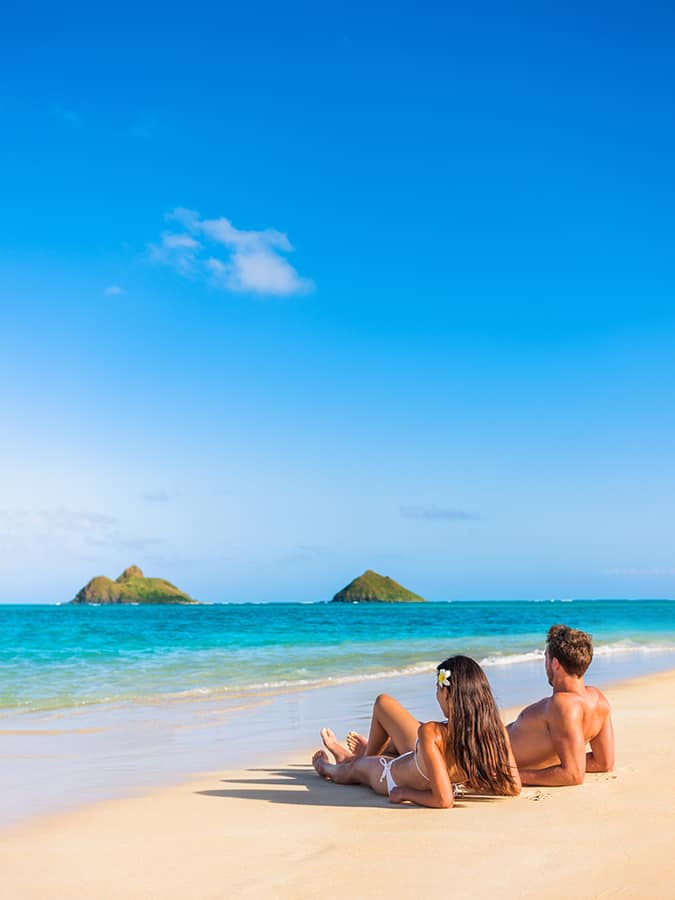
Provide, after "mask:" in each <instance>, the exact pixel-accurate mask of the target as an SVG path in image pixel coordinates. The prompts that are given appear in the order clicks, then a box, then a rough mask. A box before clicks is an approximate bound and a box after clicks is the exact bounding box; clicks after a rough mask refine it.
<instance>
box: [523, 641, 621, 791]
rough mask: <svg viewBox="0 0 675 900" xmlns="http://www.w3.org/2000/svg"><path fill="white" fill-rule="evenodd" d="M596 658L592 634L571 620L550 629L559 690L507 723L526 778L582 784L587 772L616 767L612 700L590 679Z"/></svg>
mask: <svg viewBox="0 0 675 900" xmlns="http://www.w3.org/2000/svg"><path fill="white" fill-rule="evenodd" d="M592 659H593V644H592V641H591V637H590V635H588V634H586V633H585V632H583V631H577V630H576V629H574V628H568V627H567V626H566V625H553V627H552V628H550V629H549V632H548V636H547V639H546V654H545V663H546V676H547V678H548V683H549V684H550V685H551V687H552V688H553V694H552V695H551V696H550V697H545V698H544V699H543V700H539V701H538V702H537V703H533V704H532V705H531V706H528V707H526V708H525V709H524V710H523V711H522V712H521V713H520V715H519V716H518V718H517V719H516V721H515V722H511V724H510V725H509V726H507V727H508V732H509V737H510V739H511V746H512V748H513V754H514V756H515V758H516V762H517V763H518V770H519V772H520V777H521V780H522V782H523V784H529V785H545V786H558V785H568V784H581V783H582V782H583V780H584V775H585V773H586V772H610V771H611V770H612V768H613V767H614V730H613V728H612V718H611V714H610V708H609V703H608V701H607V698H606V697H605V696H604V695H603V694H602V693H601V692H600V691H599V690H598V689H597V688H594V687H587V686H586V685H585V684H584V674H585V672H586V670H587V669H588V667H589V666H590V664H591V660H592ZM587 744H590V752H588V753H587V752H586V745H587Z"/></svg>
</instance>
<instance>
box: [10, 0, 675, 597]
mask: <svg viewBox="0 0 675 900" xmlns="http://www.w3.org/2000/svg"><path fill="white" fill-rule="evenodd" d="M674 44H675V21H674V15H673V12H672V10H669V9H668V8H667V7H666V5H660V4H659V5H657V4H654V5H650V4H647V5H645V4H640V5H638V4H619V5H617V4H612V5H610V4H593V3H591V4H567V5H565V6H564V7H562V6H557V7H554V6H553V5H550V6H546V5H545V6H542V4H534V3H526V4H517V5H516V4H513V5H506V4H501V3H494V4H490V3H478V4H471V5H470V8H467V5H466V4H456V5H453V4H440V3H439V4H418V5H416V6H414V7H410V6H407V5H406V6H404V5H397V4H391V3H389V4H386V5H384V4H383V5H376V4H366V5H365V6H364V5H363V4H358V5H357V4H342V5H340V6H339V7H335V8H333V9H332V10H331V11H329V12H324V11H321V10H320V9H317V7H316V5H315V4H290V5H284V6H283V7H279V6H278V5H271V4H267V3H257V4H248V5H247V8H246V10H242V9H241V8H239V7H235V6H228V5H223V4H218V5H217V4H211V5H209V4H193V5H191V6H190V7H189V8H186V7H185V6H184V5H181V6H180V7H171V6H166V5H161V6H159V5H157V6H152V5H149V4H143V3H140V4H138V3H137V4H134V5H133V6H126V5H116V6H115V8H114V10H113V11H111V12H110V13H106V14H101V13H100V12H99V11H93V12H92V11H91V10H84V9H79V8H74V7H71V6H62V5H59V6H58V7H56V6H55V5H54V6H51V7H46V6H43V7H38V6H35V5H32V6H30V7H26V8H25V9H24V10H23V11H18V10H13V11H11V12H9V13H5V15H4V20H3V28H2V30H1V32H0V51H1V52H0V74H1V75H2V78H1V79H0V84H1V85H2V87H1V88H0V116H1V121H2V141H1V142H0V161H1V165H0V197H1V198H2V207H3V212H4V215H3V216H2V217H1V219H0V333H1V334H2V354H1V355H0V376H1V379H2V381H1V383H2V396H3V403H2V409H3V416H2V418H3V425H2V429H1V432H0V433H1V437H2V450H3V454H2V455H3V465H2V470H1V474H0V486H1V491H0V565H1V567H2V572H3V587H2V591H1V592H0V601H3V602H12V601H15V602H16V601H23V602H29V601H35V602H55V601H57V600H63V599H68V598H69V597H71V596H72V595H73V594H74V593H75V592H76V591H77V590H78V589H79V587H81V585H82V584H83V583H84V582H85V581H86V580H88V578H89V577H91V576H92V575H94V574H108V575H110V576H112V577H116V576H117V575H118V574H119V572H120V571H121V570H122V568H124V566H126V565H128V564H130V563H136V564H139V565H141V566H142V567H143V569H144V570H145V571H146V573H147V574H151V575H162V576H164V577H167V578H169V579H170V580H172V581H174V582H176V583H177V584H178V585H179V586H181V587H183V588H184V589H186V590H188V591H189V592H190V593H192V594H193V595H194V596H196V597H198V598H201V599H205V600H214V601H239V600H241V601H248V600H251V601H258V600H260V601H272V600H319V599H329V598H330V597H331V596H332V594H333V593H334V592H335V591H336V590H338V589H339V588H341V587H342V586H343V585H344V584H345V583H346V582H347V581H349V580H350V579H351V578H352V577H354V576H355V575H357V574H360V573H361V572H362V571H363V570H364V569H366V568H374V569H377V570H378V571H381V572H383V573H385V574H389V575H391V576H392V577H394V578H396V579H397V580H399V581H401V582H403V583H404V584H406V585H407V586H409V587H411V588H412V589H413V590H416V591H418V592H419V593H421V594H423V595H424V596H427V597H429V598H430V599H456V598H467V599H472V598H501V597H504V598H506V597H523V598H540V597H552V596H563V597H567V596H627V597H641V596H652V597H653V596H668V597H672V596H675V478H674V475H675V463H674V462H673V461H674V460H675V411H674V407H673V402H672V398H673V393H674V389H675V371H674V369H675V367H674V363H673V359H674V354H673V343H674V338H675V311H674V306H673V299H674V289H675V269H674V265H673V263H674V248H675V240H674V239H675V224H674V219H673V210H674V209H675V179H674V178H673V159H674V158H675V116H674V115H673V112H674V107H675V92H674V87H675V79H674V76H675V62H674V60H675V53H674V52H673V50H674V49H675V48H674Z"/></svg>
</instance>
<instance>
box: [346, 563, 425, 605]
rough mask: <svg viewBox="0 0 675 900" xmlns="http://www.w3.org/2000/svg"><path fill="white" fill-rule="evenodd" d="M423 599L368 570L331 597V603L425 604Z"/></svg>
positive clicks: (383, 576)
mask: <svg viewBox="0 0 675 900" xmlns="http://www.w3.org/2000/svg"><path fill="white" fill-rule="evenodd" d="M425 602H426V601H425V600H424V597H420V596H419V595H418V594H413V592H412V591H409V590H408V589H407V588H404V587H403V586H402V585H400V584H398V583H397V582H396V581H394V580H393V579H392V578H388V577H387V576H386V575H378V573H377V572H373V570H372V569H368V570H367V571H366V572H364V573H363V575H359V577H358V578H355V579H354V580H353V581H350V582H349V584H348V585H347V587H344V588H342V590H341V591H338V593H337V594H336V595H335V596H334V597H333V599H332V600H331V603H425Z"/></svg>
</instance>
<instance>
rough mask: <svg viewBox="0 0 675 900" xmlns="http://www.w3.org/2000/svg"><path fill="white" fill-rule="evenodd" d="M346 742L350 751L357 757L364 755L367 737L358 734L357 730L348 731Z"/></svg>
mask: <svg viewBox="0 0 675 900" xmlns="http://www.w3.org/2000/svg"><path fill="white" fill-rule="evenodd" d="M346 744H347V748H348V749H349V750H350V751H351V753H352V754H353V755H354V756H356V757H357V758H358V757H359V756H365V754H366V748H367V747H368V738H367V737H364V736H363V735H362V734H359V733H358V731H350V732H349V733H348V734H347V741H346Z"/></svg>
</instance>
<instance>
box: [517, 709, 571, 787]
mask: <svg viewBox="0 0 675 900" xmlns="http://www.w3.org/2000/svg"><path fill="white" fill-rule="evenodd" d="M548 728H549V733H550V735H551V742H552V744H553V749H554V750H555V752H556V755H557V756H558V759H559V760H560V765H557V766H547V768H545V769H521V770H520V779H521V781H522V783H523V784H533V785H534V784H536V785H542V786H545V787H563V786H566V785H572V784H581V783H582V782H583V780H584V773H585V772H586V741H585V740H584V731H583V710H582V709H581V706H580V705H579V704H578V703H575V702H574V701H573V700H572V699H571V698H569V697H567V698H565V697H562V696H560V695H554V696H553V697H552V698H551V704H550V706H549V719H548Z"/></svg>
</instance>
